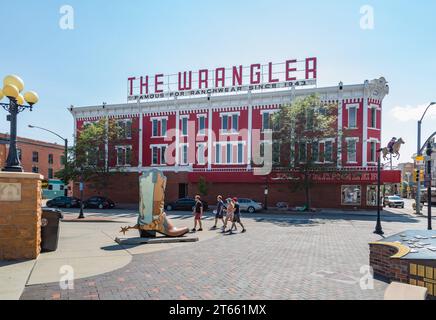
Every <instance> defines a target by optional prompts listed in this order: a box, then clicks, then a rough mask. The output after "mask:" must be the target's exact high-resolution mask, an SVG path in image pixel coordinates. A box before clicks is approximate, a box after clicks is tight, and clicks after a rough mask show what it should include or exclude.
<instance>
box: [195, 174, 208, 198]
mask: <svg viewBox="0 0 436 320" xmlns="http://www.w3.org/2000/svg"><path fill="white" fill-rule="evenodd" d="M208 191H209V186H208V184H207V182H206V178H205V177H203V176H201V177H200V178H199V180H198V192H199V193H200V195H202V196H207V193H208Z"/></svg>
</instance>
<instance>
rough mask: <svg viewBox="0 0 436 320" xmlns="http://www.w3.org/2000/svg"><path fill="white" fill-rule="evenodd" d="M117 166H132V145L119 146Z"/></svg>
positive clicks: (117, 149) (117, 148)
mask: <svg viewBox="0 0 436 320" xmlns="http://www.w3.org/2000/svg"><path fill="white" fill-rule="evenodd" d="M115 149H116V152H117V166H130V165H131V161H132V146H117V147H116V148H115Z"/></svg>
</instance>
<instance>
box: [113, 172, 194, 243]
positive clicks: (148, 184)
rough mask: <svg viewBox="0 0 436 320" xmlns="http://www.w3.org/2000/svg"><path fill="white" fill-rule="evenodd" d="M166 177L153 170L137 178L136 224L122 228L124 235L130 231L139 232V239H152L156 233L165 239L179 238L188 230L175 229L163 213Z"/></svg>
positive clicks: (185, 228)
mask: <svg viewBox="0 0 436 320" xmlns="http://www.w3.org/2000/svg"><path fill="white" fill-rule="evenodd" d="M165 187H166V177H165V176H164V175H163V174H162V172H160V171H158V170H156V169H153V170H150V171H148V172H144V173H143V175H142V176H140V177H139V192H140V206H139V217H138V223H137V224H136V225H135V226H133V227H122V228H121V231H120V232H122V233H123V234H125V233H126V232H127V231H129V230H131V229H137V230H139V235H140V237H146V238H153V237H156V233H160V234H162V235H164V236H167V237H181V236H183V235H184V234H186V233H188V232H189V228H187V227H184V228H176V227H174V226H173V224H172V223H171V222H170V221H169V219H168V217H167V215H166V213H165V212H164V211H163V207H164V202H165Z"/></svg>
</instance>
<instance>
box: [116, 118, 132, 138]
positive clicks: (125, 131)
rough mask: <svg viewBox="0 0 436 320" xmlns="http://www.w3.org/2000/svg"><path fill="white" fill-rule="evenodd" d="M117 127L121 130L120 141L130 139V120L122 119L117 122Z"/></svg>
mask: <svg viewBox="0 0 436 320" xmlns="http://www.w3.org/2000/svg"><path fill="white" fill-rule="evenodd" d="M117 124H118V126H119V127H120V129H121V134H120V135H121V136H120V138H121V139H132V120H131V119H123V120H118V121H117Z"/></svg>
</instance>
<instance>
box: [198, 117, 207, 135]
mask: <svg viewBox="0 0 436 320" xmlns="http://www.w3.org/2000/svg"><path fill="white" fill-rule="evenodd" d="M198 134H199V135H205V134H206V115H204V114H200V115H198Z"/></svg>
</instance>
